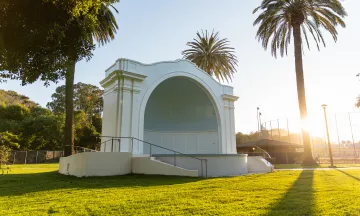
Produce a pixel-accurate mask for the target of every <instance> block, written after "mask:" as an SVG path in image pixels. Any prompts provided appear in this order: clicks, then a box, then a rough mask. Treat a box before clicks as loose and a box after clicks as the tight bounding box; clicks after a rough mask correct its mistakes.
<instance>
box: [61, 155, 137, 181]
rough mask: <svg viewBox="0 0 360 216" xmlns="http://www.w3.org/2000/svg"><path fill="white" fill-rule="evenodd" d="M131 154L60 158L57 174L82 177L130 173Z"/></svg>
mask: <svg viewBox="0 0 360 216" xmlns="http://www.w3.org/2000/svg"><path fill="white" fill-rule="evenodd" d="M131 158H132V154H131V153H127V152H121V153H119V152H85V153H80V154H75V155H71V156H69V157H62V158H60V163H59V173H61V174H64V175H73V176H77V177H84V176H114V175H125V174H129V173H131Z"/></svg>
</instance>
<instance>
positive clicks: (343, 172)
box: [336, 169, 360, 181]
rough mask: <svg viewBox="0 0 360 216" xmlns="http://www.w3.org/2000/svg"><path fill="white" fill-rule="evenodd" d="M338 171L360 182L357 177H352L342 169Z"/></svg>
mask: <svg viewBox="0 0 360 216" xmlns="http://www.w3.org/2000/svg"><path fill="white" fill-rule="evenodd" d="M336 170H337V171H339V172H341V173H343V174H345V175H347V176H349V177H351V178H353V179H355V180H358V181H360V178H358V177H355V176H353V175H350V174H349V173H347V172H345V171H343V170H340V169H336Z"/></svg>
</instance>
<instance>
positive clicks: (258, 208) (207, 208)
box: [0, 165, 360, 215]
mask: <svg viewBox="0 0 360 216" xmlns="http://www.w3.org/2000/svg"><path fill="white" fill-rule="evenodd" d="M56 169H57V165H26V166H14V167H13V168H12V171H11V174H5V175H2V176H0V215H50V214H51V215H360V206H359V205H358V203H360V170H346V171H344V170H333V171H320V170H319V171H277V172H274V173H270V174H264V175H248V176H240V177H232V178H214V179H198V178H186V177H165V176H141V175H129V176H117V177H96V178H75V177H69V176H62V175H59V174H58V173H56Z"/></svg>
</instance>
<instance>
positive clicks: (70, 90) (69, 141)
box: [64, 61, 75, 157]
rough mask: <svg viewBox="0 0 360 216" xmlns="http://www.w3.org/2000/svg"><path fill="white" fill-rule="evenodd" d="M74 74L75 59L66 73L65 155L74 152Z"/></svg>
mask: <svg viewBox="0 0 360 216" xmlns="http://www.w3.org/2000/svg"><path fill="white" fill-rule="evenodd" d="M74 74H75V61H71V63H70V64H69V66H68V68H67V71H66V75H65V78H66V81H65V112H66V119H65V137H64V147H65V157H67V156H69V155H72V154H73V153H74V97H73V96H74Z"/></svg>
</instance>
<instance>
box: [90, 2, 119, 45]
mask: <svg viewBox="0 0 360 216" xmlns="http://www.w3.org/2000/svg"><path fill="white" fill-rule="evenodd" d="M110 8H113V9H114V11H115V12H116V13H118V11H117V10H116V8H115V7H114V6H113V5H111V4H108V5H106V4H103V5H102V7H101V8H100V11H99V13H98V17H97V21H98V23H97V24H98V25H97V28H96V30H95V31H94V32H93V37H94V38H95V40H96V41H98V42H99V44H100V45H104V44H106V43H108V42H110V41H111V40H113V39H114V38H115V35H116V31H117V29H118V28H119V27H118V25H117V22H116V19H115V16H114V14H113V13H112V11H111V9H110Z"/></svg>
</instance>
